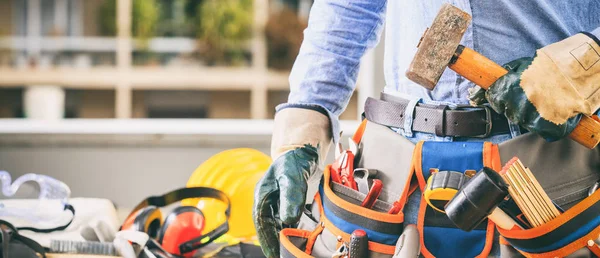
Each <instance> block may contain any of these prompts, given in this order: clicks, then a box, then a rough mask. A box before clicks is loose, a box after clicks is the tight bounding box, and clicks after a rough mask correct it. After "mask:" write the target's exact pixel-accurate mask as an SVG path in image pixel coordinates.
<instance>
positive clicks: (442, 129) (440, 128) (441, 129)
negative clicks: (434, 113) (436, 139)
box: [435, 105, 448, 137]
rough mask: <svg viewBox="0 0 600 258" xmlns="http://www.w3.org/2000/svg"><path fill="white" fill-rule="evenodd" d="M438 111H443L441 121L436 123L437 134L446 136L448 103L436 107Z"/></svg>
mask: <svg viewBox="0 0 600 258" xmlns="http://www.w3.org/2000/svg"><path fill="white" fill-rule="evenodd" d="M435 109H437V110H438V112H441V118H440V121H439V123H437V124H435V135H436V136H441V137H446V110H448V106H447V105H439V106H437V107H435Z"/></svg>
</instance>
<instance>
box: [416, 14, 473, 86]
mask: <svg viewBox="0 0 600 258" xmlns="http://www.w3.org/2000/svg"><path fill="white" fill-rule="evenodd" d="M470 22H471V16H470V15H469V14H468V13H466V12H463V11H462V10H460V9H458V8H456V7H454V6H452V5H450V4H444V5H443V6H442V8H441V9H440V11H439V12H438V14H437V16H436V17H435V19H434V20H433V24H432V25H431V27H429V28H428V29H427V30H426V31H425V33H424V34H423V37H422V38H421V41H420V42H419V45H418V46H417V48H418V49H417V53H416V54H415V57H414V58H413V61H412V63H411V64H410V66H409V67H408V70H407V71H406V77H408V79H410V80H411V81H414V82H416V83H418V84H420V85H421V86H423V87H425V88H427V89H429V90H433V88H435V85H436V84H437V82H438V80H439V79H440V77H441V76H442V73H443V72H444V70H445V69H446V67H447V66H448V63H450V60H451V58H452V56H453V55H454V52H455V51H456V48H458V45H459V44H460V40H461V39H462V36H463V34H465V31H467V27H468V26H469V23H470Z"/></svg>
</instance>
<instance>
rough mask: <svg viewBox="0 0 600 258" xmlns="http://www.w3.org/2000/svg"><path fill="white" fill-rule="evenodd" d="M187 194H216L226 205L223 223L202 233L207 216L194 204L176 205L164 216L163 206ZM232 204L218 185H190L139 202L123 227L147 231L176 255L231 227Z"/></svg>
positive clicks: (197, 246)
mask: <svg viewBox="0 0 600 258" xmlns="http://www.w3.org/2000/svg"><path fill="white" fill-rule="evenodd" d="M188 198H213V199H217V200H220V201H222V202H223V203H225V204H226V205H227V209H225V217H226V218H227V219H226V220H225V222H224V223H223V224H221V225H220V226H218V227H217V228H215V229H214V230H212V231H211V232H208V233H206V234H202V231H203V230H204V226H205V217H204V214H203V213H202V211H201V210H200V209H198V208H197V207H194V206H179V207H176V208H175V209H173V211H171V212H170V213H169V214H168V215H167V217H166V218H165V219H164V220H163V215H162V212H161V211H160V209H159V208H160V207H164V206H167V205H170V204H173V203H175V202H179V201H181V200H183V199H188ZM230 211H231V204H230V201H229V198H228V197H227V195H226V194H225V193H223V192H221V191H219V190H217V189H214V188H208V187H189V188H181V189H177V190H174V191H172V192H169V193H166V194H164V195H162V196H151V197H148V198H147V199H146V200H144V201H142V202H141V203H140V204H138V205H137V206H136V207H135V208H134V209H133V211H132V212H131V213H130V214H129V216H127V219H126V220H125V222H124V223H123V225H122V226H121V230H126V229H132V230H136V231H141V232H145V233H147V234H148V236H150V237H151V238H152V239H155V240H156V241H157V242H158V243H159V244H160V246H161V247H162V248H163V249H164V251H167V252H169V253H171V254H174V255H178V256H179V255H184V254H186V253H189V252H192V251H194V250H196V249H199V248H202V247H204V246H206V245H208V244H210V243H211V242H212V241H214V240H215V239H217V238H219V237H220V236H222V235H223V234H225V233H227V231H229V224H228V220H229V215H230Z"/></svg>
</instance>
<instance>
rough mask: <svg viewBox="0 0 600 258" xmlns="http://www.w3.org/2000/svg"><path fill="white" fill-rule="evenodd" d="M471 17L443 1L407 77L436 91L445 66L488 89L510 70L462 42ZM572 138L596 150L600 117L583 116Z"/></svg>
mask: <svg viewBox="0 0 600 258" xmlns="http://www.w3.org/2000/svg"><path fill="white" fill-rule="evenodd" d="M470 22H471V16H470V15H469V14H468V13H465V12H463V11H462V10H460V9H458V8H456V7H454V6H452V5H450V4H444V5H443V6H442V8H441V9H440V11H439V12H438V14H437V16H436V17H435V19H434V20H433V24H432V25H431V27H429V28H428V29H427V30H426V31H425V33H424V34H423V37H422V38H421V41H420V42H419V45H417V48H418V50H417V53H416V54H415V57H414V58H413V60H412V63H411V64H410V66H409V67H408V70H407V71H406V76H407V77H408V78H409V79H410V80H412V81H414V82H416V83H418V84H420V85H421V86H423V87H425V88H427V89H429V90H433V89H434V88H435V85H436V84H437V82H438V81H439V79H440V77H441V76H442V73H443V72H444V70H445V69H446V67H448V68H450V69H452V70H453V71H455V72H456V73H458V74H460V75H462V76H463V77H465V78H466V79H467V80H469V81H471V82H473V83H475V84H477V85H478V86H480V87H481V88H483V89H486V90H487V89H488V88H489V87H490V86H491V85H492V84H493V83H494V82H495V81H496V80H498V78H500V77H502V76H503V75H505V74H506V73H507V72H508V71H507V70H506V69H504V68H503V67H502V66H500V65H498V64H496V63H495V62H494V61H492V60H490V59H488V58H486V57H485V56H483V55H481V54H479V53H477V52H476V51H475V50H473V49H470V48H468V47H465V46H463V45H461V44H460V40H461V38H462V36H463V35H464V33H465V31H466V30H467V27H468V26H469V23H470ZM569 137H570V138H571V139H573V140H575V141H576V142H578V143H580V144H582V145H583V146H585V147H587V148H590V149H593V148H595V147H596V146H597V145H598V143H599V142H600V120H594V118H592V117H589V116H585V115H584V116H583V117H582V118H581V121H580V122H579V124H578V125H577V127H576V128H575V129H574V130H573V132H572V133H571V134H570V135H569Z"/></svg>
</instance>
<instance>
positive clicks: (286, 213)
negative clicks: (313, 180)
mask: <svg viewBox="0 0 600 258" xmlns="http://www.w3.org/2000/svg"><path fill="white" fill-rule="evenodd" d="M279 184H280V196H279V205H280V207H281V210H280V211H279V213H280V217H281V221H282V222H283V223H285V224H286V225H292V226H293V225H296V223H297V222H298V220H300V216H301V215H302V212H303V209H304V204H305V203H306V190H307V186H306V181H305V180H294V178H290V177H286V178H283V179H282V180H281V181H280V182H279Z"/></svg>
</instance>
